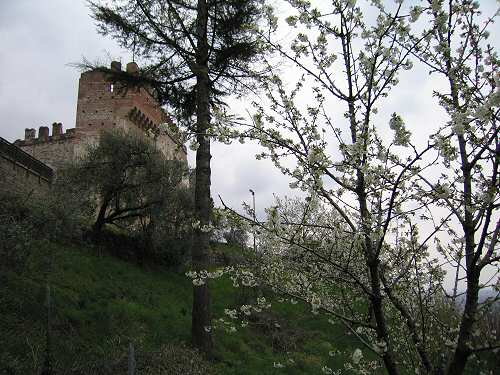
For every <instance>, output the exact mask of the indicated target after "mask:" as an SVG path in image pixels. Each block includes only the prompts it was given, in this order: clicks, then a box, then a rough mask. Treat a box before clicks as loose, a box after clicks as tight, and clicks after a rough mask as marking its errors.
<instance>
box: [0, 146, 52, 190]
mask: <svg viewBox="0 0 500 375" xmlns="http://www.w3.org/2000/svg"><path fill="white" fill-rule="evenodd" d="M0 144H1V147H0V176H2V177H1V178H0V192H2V193H3V192H10V193H13V192H15V193H17V194H23V195H31V194H34V195H38V194H42V193H46V192H48V190H49V189H50V184H51V182H52V177H51V174H52V171H51V170H50V169H49V168H47V166H43V165H42V164H41V163H39V162H38V161H37V160H34V159H33V158H31V157H30V156H29V155H26V154H25V153H23V152H22V151H21V150H19V149H17V147H15V146H13V145H12V144H10V143H9V142H8V141H6V140H4V139H3V138H0Z"/></svg>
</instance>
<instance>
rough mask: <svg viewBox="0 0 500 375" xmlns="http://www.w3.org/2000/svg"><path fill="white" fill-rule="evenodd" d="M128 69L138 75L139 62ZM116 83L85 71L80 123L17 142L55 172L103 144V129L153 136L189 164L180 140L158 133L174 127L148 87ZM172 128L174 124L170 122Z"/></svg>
mask: <svg viewBox="0 0 500 375" xmlns="http://www.w3.org/2000/svg"><path fill="white" fill-rule="evenodd" d="M111 69H112V70H115V71H121V63H119V62H116V61H114V62H112V63H111ZM126 71H127V72H128V73H130V74H136V73H138V71H139V68H138V66H137V64H136V63H135V62H131V63H128V64H127V67H126ZM116 86H119V85H118V84H112V83H111V82H109V80H108V79H107V77H106V73H104V72H100V71H97V70H92V71H88V72H84V73H82V75H81V76H80V81H79V86H78V101H77V111H76V124H75V128H74V129H68V130H67V131H66V132H63V128H62V124H61V123H54V124H53V125H52V135H50V134H49V128H48V127H46V126H41V127H40V128H39V131H38V137H36V131H35V129H26V130H25V137H24V140H17V141H16V142H15V143H14V144H15V145H16V146H18V147H20V148H21V149H22V150H23V151H25V152H27V153H28V154H29V155H31V156H33V157H34V158H36V159H38V160H40V161H42V162H44V163H46V164H47V165H49V166H50V167H51V168H53V169H54V170H57V169H58V168H60V167H62V166H64V164H65V163H67V162H71V161H73V160H75V159H76V158H78V157H80V156H82V155H83V154H84V153H85V152H86V150H87V146H88V145H89V144H92V143H97V142H99V137H100V134H101V132H102V131H106V130H111V129H123V130H125V131H127V132H133V133H135V134H137V135H138V136H145V137H150V138H151V139H152V140H154V142H155V144H156V146H157V147H158V149H159V150H160V151H161V152H163V154H164V155H165V156H166V157H167V158H168V159H177V160H181V161H184V162H187V151H186V148H185V146H184V145H183V144H182V143H180V141H179V139H178V136H177V134H176V133H175V132H172V129H173V128H174V126H171V128H172V129H171V131H169V132H165V131H161V132H160V131H159V129H160V126H159V125H160V124H163V123H170V119H169V117H168V115H167V114H166V112H165V111H164V110H163V109H162V108H161V107H160V105H159V104H158V102H157V101H156V99H155V98H154V97H153V96H152V95H151V94H150V93H148V91H147V90H145V89H144V88H137V89H128V90H125V89H123V88H120V87H116ZM170 124H171V123H170Z"/></svg>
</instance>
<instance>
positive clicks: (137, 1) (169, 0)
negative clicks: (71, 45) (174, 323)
mask: <svg viewBox="0 0 500 375" xmlns="http://www.w3.org/2000/svg"><path fill="white" fill-rule="evenodd" d="M89 5H90V9H91V12H92V14H93V17H94V19H95V20H96V21H97V27H98V30H99V32H100V33H102V34H103V35H109V36H111V37H113V38H114V39H115V40H117V41H118V43H119V44H120V45H121V46H122V47H124V48H127V49H130V50H133V51H134V55H135V56H137V57H138V58H139V59H140V60H141V61H142V62H143V63H147V66H144V67H143V69H141V72H140V73H139V74H136V75H134V76H128V75H127V74H126V73H120V72H118V74H116V73H115V75H114V76H113V77H112V79H113V80H121V81H124V82H126V83H128V84H129V85H139V86H142V87H145V88H148V89H151V88H152V89H153V91H154V92H155V95H156V96H157V98H158V99H159V101H160V102H161V103H163V104H166V105H167V106H168V107H169V109H170V110H171V111H172V112H173V113H174V114H175V115H176V121H182V122H183V123H184V124H185V125H187V128H188V130H192V133H194V134H195V136H196V142H194V145H195V146H196V147H195V148H196V150H197V151H196V177H195V222H194V226H195V227H196V228H197V229H196V230H195V239H194V241H193V248H192V261H193V268H194V270H202V269H206V268H207V266H208V263H209V233H208V231H209V228H210V217H211V211H212V200H211V196H210V183H211V176H210V174H211V169H210V159H211V154H210V135H211V134H213V133H212V131H211V130H212V128H211V118H212V113H213V110H214V109H215V108H220V107H221V105H223V104H224V101H223V99H224V96H225V95H229V94H233V93H235V92H238V91H237V90H240V89H243V88H248V87H249V86H248V84H249V83H250V80H249V78H251V77H252V76H253V74H254V73H255V71H254V70H253V69H252V67H253V62H254V61H255V60H256V56H257V55H258V54H259V53H260V52H261V49H260V44H259V40H258V37H257V33H256V32H255V30H256V27H255V26H256V23H257V22H258V19H259V17H260V15H261V14H262V8H263V2H262V0H250V1H249V0H223V1H222V0H121V1H118V0H116V1H113V2H104V1H97V0H96V1H89ZM109 73H113V72H109ZM120 75H121V76H120ZM193 288H194V289H193V290H194V292H193V311H192V340H193V344H194V345H195V346H196V347H198V348H200V349H201V350H202V351H204V352H205V353H206V354H208V355H210V354H211V352H212V347H213V341H212V336H211V334H210V324H211V312H210V293H209V288H208V285H207V284H206V283H205V284H203V285H194V287H193Z"/></svg>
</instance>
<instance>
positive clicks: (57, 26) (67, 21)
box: [0, 0, 498, 212]
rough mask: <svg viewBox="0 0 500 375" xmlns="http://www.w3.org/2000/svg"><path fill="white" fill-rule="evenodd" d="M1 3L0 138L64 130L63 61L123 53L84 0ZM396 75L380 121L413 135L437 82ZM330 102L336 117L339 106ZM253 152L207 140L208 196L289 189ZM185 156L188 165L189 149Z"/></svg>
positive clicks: (436, 115)
mask: <svg viewBox="0 0 500 375" xmlns="http://www.w3.org/2000/svg"><path fill="white" fill-rule="evenodd" d="M0 4H1V7H0V46H1V49H0V136H2V137H4V138H6V139H7V140H9V141H14V140H15V139H18V138H22V137H23V136H24V128H27V127H29V128H31V127H33V128H38V127H39V126H42V125H50V124H51V123H52V122H62V123H63V125H64V128H65V129H68V128H72V127H74V125H75V116H76V98H77V89H78V78H79V75H80V72H79V71H77V70H76V69H75V68H73V67H70V66H68V65H67V64H69V63H73V62H80V61H82V57H83V56H85V57H86V58H88V59H90V60H92V61H93V60H96V59H100V60H102V61H109V59H110V58H112V59H116V60H121V61H122V62H123V63H127V62H128V61H130V54H129V53H128V52H126V51H122V50H120V49H119V48H118V47H117V45H116V43H114V42H113V41H112V40H110V39H106V38H104V37H102V36H101V35H98V34H97V32H96V30H95V25H94V21H93V20H92V19H91V18H90V16H89V11H88V8H87V7H86V5H85V2H84V1H83V0H0ZM495 4H496V0H481V5H482V6H484V7H485V10H486V11H487V13H490V14H491V11H492V10H493V9H494V7H495ZM495 38H496V37H495ZM496 40H498V38H496ZM400 81H401V84H400V85H399V86H398V88H397V89H396V90H395V92H393V94H391V96H390V97H389V99H388V100H387V101H386V102H385V103H384V108H383V109H381V111H380V114H379V120H378V121H379V122H380V123H387V122H388V121H387V120H388V117H389V115H390V113H392V112H394V111H398V112H399V113H401V114H402V115H403V116H404V118H405V120H406V123H407V125H408V126H409V130H411V131H412V132H413V133H414V134H416V133H418V132H419V131H420V130H421V129H423V128H424V127H423V126H422V125H424V124H425V125H426V126H427V125H429V124H431V123H435V124H436V123H439V122H440V121H439V120H440V119H444V117H443V114H442V113H441V112H440V110H439V108H438V107H437V106H436V102H435V99H434V98H433V97H432V90H433V89H434V88H435V87H436V86H435V85H436V81H433V80H432V77H431V78H429V76H428V75H427V73H426V72H425V69H423V68H418V67H417V68H416V69H414V70H413V71H412V72H407V73H405V74H403V75H402V76H401V79H400ZM243 107H244V106H243ZM333 107H334V108H332V111H333V112H336V113H338V116H339V117H342V112H343V111H344V109H342V108H336V107H335V106H333ZM240 114H241V115H244V114H245V113H244V112H243V113H240ZM436 120H438V121H436ZM416 128H419V129H418V130H417V129H416ZM421 138H422V140H424V139H425V138H426V137H425V135H423V136H421ZM257 151H258V147H257V146H255V145H248V144H245V145H241V144H239V143H238V142H235V143H234V144H233V145H231V146H225V145H214V147H213V159H212V166H213V186H212V193H213V196H214V199H215V198H216V197H217V195H218V194H220V195H221V196H223V198H224V199H225V200H226V201H227V202H228V203H229V204H231V205H232V206H233V207H235V208H239V207H240V206H241V202H242V201H243V200H246V201H250V198H251V196H250V193H249V189H253V190H254V191H255V192H256V200H257V208H258V212H262V209H263V208H264V207H266V206H269V205H270V204H271V202H272V200H273V192H274V193H278V194H279V195H284V194H292V193H291V192H290V190H289V189H288V180H287V179H286V178H284V177H283V176H281V175H280V173H279V172H278V171H277V170H276V169H275V168H273V167H272V165H271V164H270V163H269V162H267V161H256V160H255V158H254V155H255V153H256V152H257ZM189 159H190V161H191V165H193V155H192V152H190V156H189Z"/></svg>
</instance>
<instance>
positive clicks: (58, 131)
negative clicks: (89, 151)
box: [14, 122, 76, 147]
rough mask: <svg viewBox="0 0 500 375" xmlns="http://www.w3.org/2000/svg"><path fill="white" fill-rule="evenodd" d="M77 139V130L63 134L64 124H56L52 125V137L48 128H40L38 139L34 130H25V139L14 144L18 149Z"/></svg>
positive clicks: (70, 130) (69, 130)
mask: <svg viewBox="0 0 500 375" xmlns="http://www.w3.org/2000/svg"><path fill="white" fill-rule="evenodd" d="M75 137H76V129H74V128H73V129H68V130H66V132H63V124H62V123H60V122H54V123H53V124H52V135H50V133H49V127H48V126H40V127H39V128H38V137H37V136H36V130H35V129H34V128H26V129H24V139H18V140H16V141H15V142H14V144H15V145H16V146H18V147H23V146H30V145H33V144H39V143H44V142H59V141H65V140H68V139H72V138H75Z"/></svg>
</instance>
